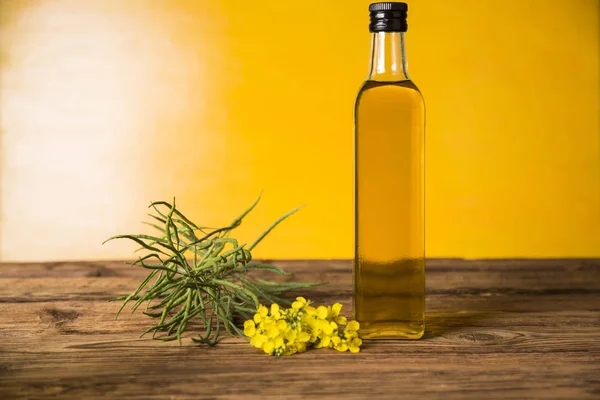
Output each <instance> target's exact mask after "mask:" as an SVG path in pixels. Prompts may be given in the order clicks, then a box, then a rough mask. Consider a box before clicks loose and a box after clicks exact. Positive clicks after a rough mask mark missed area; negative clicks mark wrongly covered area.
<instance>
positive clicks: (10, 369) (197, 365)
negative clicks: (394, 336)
mask: <svg viewBox="0 0 600 400" xmlns="http://www.w3.org/2000/svg"><path fill="white" fill-rule="evenodd" d="M276 264H278V265H280V266H282V267H284V268H285V269H287V270H289V271H293V272H295V277H294V279H301V280H311V281H313V280H315V279H316V280H324V281H328V282H330V283H329V284H328V285H325V286H321V287H318V288H313V289H311V290H310V291H309V292H308V291H307V292H305V293H306V295H307V297H309V298H311V299H312V300H315V301H316V302H317V303H332V302H335V301H340V302H341V303H342V304H343V305H344V309H343V310H342V313H344V312H345V313H346V315H348V313H349V312H350V307H351V288H352V285H351V281H352V276H351V263H350V262H349V261H286V262H283V261H281V262H277V263H276ZM140 272H142V273H143V271H138V269H137V268H131V267H129V266H127V265H126V264H125V263H124V262H87V263H38V264H31V263H30V264H10V263H5V264H0V288H1V291H0V354H1V357H0V392H1V394H0V398H1V399H12V398H30V399H39V398H50V397H52V398H58V399H93V398H114V399H138V398H140V399H142V398H143V399H186V398H189V399H214V398H226V399H259V398H285V399H295V398H319V399H322V398H334V399H365V398H377V399H401V398H411V399H429V398H444V399H467V398H472V399H485V400H487V399H500V398H515V399H532V398H536V399H537V398H539V399H558V398H561V399H600V262H599V261H597V260H596V261H595V260H546V261H527V260H511V261H506V260H498V261H489V260H488V261H463V260H431V261H430V262H429V263H428V265H427V286H428V298H427V306H428V314H427V323H428V324H427V333H426V335H425V337H424V338H423V339H421V340H418V341H368V342H367V341H365V344H364V346H363V349H362V351H361V352H360V353H359V354H351V353H338V352H336V351H334V350H323V349H321V350H311V351H308V352H306V353H303V354H299V355H295V356H292V357H281V358H278V357H269V356H267V355H265V354H264V353H261V352H259V351H258V350H256V349H254V348H252V347H251V346H250V345H249V344H248V343H247V342H245V341H243V340H242V339H235V338H225V339H224V340H223V341H222V342H221V343H219V344H218V345H217V346H216V347H213V348H211V347H206V346H202V345H196V344H193V343H192V342H191V340H190V339H189V338H188V339H186V340H184V343H183V345H182V346H180V345H179V344H178V343H177V342H169V343H164V342H161V341H157V340H152V339H150V338H148V339H146V338H144V339H139V338H138V337H139V334H140V332H141V331H142V330H143V329H144V328H145V327H148V326H149V320H148V317H146V316H144V315H142V314H141V313H136V314H131V313H129V312H124V313H123V314H122V316H121V317H120V318H119V320H118V321H114V316H115V312H116V310H117V308H118V306H119V304H118V303H113V302H110V303H109V302H107V299H109V298H112V297H114V296H116V295H119V294H126V293H129V292H131V291H132V290H133V289H134V288H135V287H137V285H138V283H139V281H140V277H141V275H140Z"/></svg>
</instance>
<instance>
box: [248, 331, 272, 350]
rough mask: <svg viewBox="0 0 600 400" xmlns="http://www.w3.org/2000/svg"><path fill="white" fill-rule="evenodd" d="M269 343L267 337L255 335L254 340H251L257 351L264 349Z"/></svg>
mask: <svg viewBox="0 0 600 400" xmlns="http://www.w3.org/2000/svg"><path fill="white" fill-rule="evenodd" d="M268 341H269V338H268V337H266V336H265V335H260V334H259V335H254V336H252V339H250V344H251V345H252V346H254V347H256V348H257V349H262V348H263V346H264V345H265V343H267V342H268Z"/></svg>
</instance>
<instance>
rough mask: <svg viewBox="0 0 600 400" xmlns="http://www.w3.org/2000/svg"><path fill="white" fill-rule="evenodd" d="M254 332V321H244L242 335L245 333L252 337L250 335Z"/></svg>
mask: <svg viewBox="0 0 600 400" xmlns="http://www.w3.org/2000/svg"><path fill="white" fill-rule="evenodd" d="M255 333H256V325H255V324H254V321H252V320H251V319H249V320H248V321H246V322H244V335H246V336H248V337H252V336H254V334H255Z"/></svg>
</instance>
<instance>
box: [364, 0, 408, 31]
mask: <svg viewBox="0 0 600 400" xmlns="http://www.w3.org/2000/svg"><path fill="white" fill-rule="evenodd" d="M369 14H370V17H371V23H370V24H369V31H370V32H406V31H407V30H408V23H407V22H406V17H407V14H408V4H406V3H398V2H391V1H386V2H383V3H373V4H371V5H369Z"/></svg>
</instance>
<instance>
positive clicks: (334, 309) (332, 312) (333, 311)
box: [327, 303, 346, 325]
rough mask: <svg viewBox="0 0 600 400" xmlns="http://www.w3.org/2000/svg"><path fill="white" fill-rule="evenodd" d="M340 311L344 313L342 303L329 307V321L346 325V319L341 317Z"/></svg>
mask: <svg viewBox="0 0 600 400" xmlns="http://www.w3.org/2000/svg"><path fill="white" fill-rule="evenodd" d="M340 311H342V305H341V304H340V303H335V304H334V305H333V306H331V307H327V319H328V320H330V321H331V320H333V321H335V322H337V323H338V324H340V325H345V324H346V317H344V316H343V315H340Z"/></svg>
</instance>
